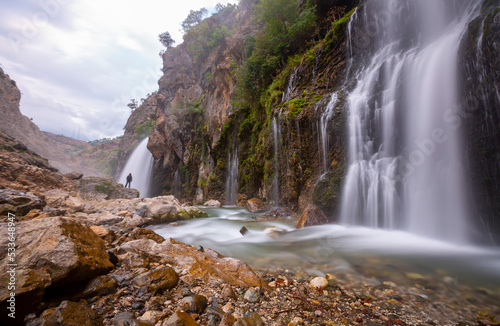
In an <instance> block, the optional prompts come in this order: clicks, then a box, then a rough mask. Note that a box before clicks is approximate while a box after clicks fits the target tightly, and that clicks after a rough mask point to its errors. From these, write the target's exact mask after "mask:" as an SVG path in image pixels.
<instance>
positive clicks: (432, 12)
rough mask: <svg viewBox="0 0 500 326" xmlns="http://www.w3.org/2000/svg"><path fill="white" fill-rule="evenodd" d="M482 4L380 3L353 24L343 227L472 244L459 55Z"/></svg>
mask: <svg viewBox="0 0 500 326" xmlns="http://www.w3.org/2000/svg"><path fill="white" fill-rule="evenodd" d="M478 3H479V2H478V1H473V0H463V1H450V2H442V1H434V0H419V1H413V0H401V1H386V0H373V1H370V2H368V3H367V4H366V5H365V6H364V7H363V8H362V9H361V10H358V11H357V12H356V13H355V14H354V15H353V16H352V18H351V21H350V23H349V26H348V47H349V49H348V54H349V55H350V61H349V64H350V70H349V77H348V79H349V80H350V81H353V83H352V85H354V86H353V88H352V90H351V91H350V93H349V95H348V102H347V107H348V112H349V117H348V127H349V169H348V172H347V175H346V179H345V182H344V189H343V194H342V204H341V207H342V209H341V221H342V222H344V223H347V224H359V225H366V226H370V227H383V228H398V229H406V230H408V231H410V232H414V233H418V234H423V235H426V236H431V237H437V238H441V239H446V240H449V241H454V242H465V241H467V235H466V234H467V228H468V225H467V215H468V213H469V212H468V202H467V199H466V196H465V193H464V192H465V189H466V184H465V176H464V173H463V169H462V166H461V162H462V161H463V159H462V157H461V155H460V147H461V146H462V144H461V142H462V141H461V134H460V130H459V128H456V125H455V124H454V121H453V119H452V117H450V115H449V112H453V110H454V109H455V108H456V107H457V105H458V103H457V102H458V94H457V88H458V82H457V69H458V62H457V56H458V48H459V44H460V40H461V37H462V35H463V33H464V31H465V29H466V26H467V23H468V22H469V21H470V20H471V18H473V17H474V15H475V14H477V11H478Z"/></svg>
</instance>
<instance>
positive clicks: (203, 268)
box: [119, 239, 266, 287]
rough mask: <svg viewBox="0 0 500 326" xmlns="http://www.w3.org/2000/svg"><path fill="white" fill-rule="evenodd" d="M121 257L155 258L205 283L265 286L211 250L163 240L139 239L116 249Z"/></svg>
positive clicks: (241, 264) (240, 263) (235, 261)
mask: <svg viewBox="0 0 500 326" xmlns="http://www.w3.org/2000/svg"><path fill="white" fill-rule="evenodd" d="M119 250H120V251H121V252H123V253H134V254H137V255H144V256H152V257H157V258H156V259H160V260H161V261H163V263H165V264H171V265H172V266H175V268H179V269H183V270H185V271H187V272H188V273H189V274H190V275H191V276H193V277H197V278H201V279H203V280H204V281H206V282H214V281H215V280H218V281H220V282H221V283H227V284H230V285H233V286H245V287H252V286H266V285H264V284H265V283H264V282H263V281H262V280H261V279H260V278H259V277H258V276H257V275H256V274H255V273H254V272H253V271H252V269H251V268H250V267H249V266H248V265H247V264H246V263H244V262H243V261H241V260H239V259H235V258H231V257H224V256H222V255H220V254H219V253H217V252H216V251H214V250H211V249H207V248H205V250H204V251H200V250H198V249H197V248H196V247H194V246H190V245H187V244H184V243H182V242H178V241H175V240H173V239H168V240H165V241H164V242H162V243H156V242H154V241H153V240H149V239H148V240H147V239H140V240H134V241H129V242H126V243H124V244H122V245H121V246H120V249H119Z"/></svg>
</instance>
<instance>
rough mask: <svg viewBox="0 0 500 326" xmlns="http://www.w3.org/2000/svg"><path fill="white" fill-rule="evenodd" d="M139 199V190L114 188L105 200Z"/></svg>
mask: <svg viewBox="0 0 500 326" xmlns="http://www.w3.org/2000/svg"><path fill="white" fill-rule="evenodd" d="M134 198H139V190H137V189H134V188H124V187H121V186H120V187H115V188H112V189H111V190H110V191H109V193H108V197H106V199H134Z"/></svg>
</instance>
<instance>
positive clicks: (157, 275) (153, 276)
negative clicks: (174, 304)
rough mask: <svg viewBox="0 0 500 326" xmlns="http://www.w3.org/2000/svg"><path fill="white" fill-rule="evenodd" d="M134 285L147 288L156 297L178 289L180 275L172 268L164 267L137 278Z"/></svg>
mask: <svg viewBox="0 0 500 326" xmlns="http://www.w3.org/2000/svg"><path fill="white" fill-rule="evenodd" d="M133 283H134V285H137V286H138V287H143V286H147V287H148V292H150V293H151V294H153V295H156V294H161V293H163V291H164V290H170V289H172V288H174V287H176V286H177V284H178V283H179V275H178V274H177V273H176V272H175V271H174V270H173V269H172V268H170V267H163V268H158V269H155V270H154V271H149V272H146V273H143V274H140V275H138V276H136V277H135V278H134V279H133Z"/></svg>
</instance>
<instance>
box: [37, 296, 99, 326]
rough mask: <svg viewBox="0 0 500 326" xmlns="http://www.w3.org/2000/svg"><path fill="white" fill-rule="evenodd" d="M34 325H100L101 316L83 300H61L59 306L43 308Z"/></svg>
mask: <svg viewBox="0 0 500 326" xmlns="http://www.w3.org/2000/svg"><path fill="white" fill-rule="evenodd" d="M33 324H35V325H66V326H100V325H102V317H100V316H99V315H98V314H97V312H96V311H94V310H92V309H91V308H89V306H88V305H87V302H86V301H85V300H81V301H79V302H71V301H63V302H62V303H61V304H60V305H59V307H57V308H51V309H47V310H45V311H44V312H43V313H42V315H41V316H40V318H37V319H36V321H35V322H34V323H33Z"/></svg>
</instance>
